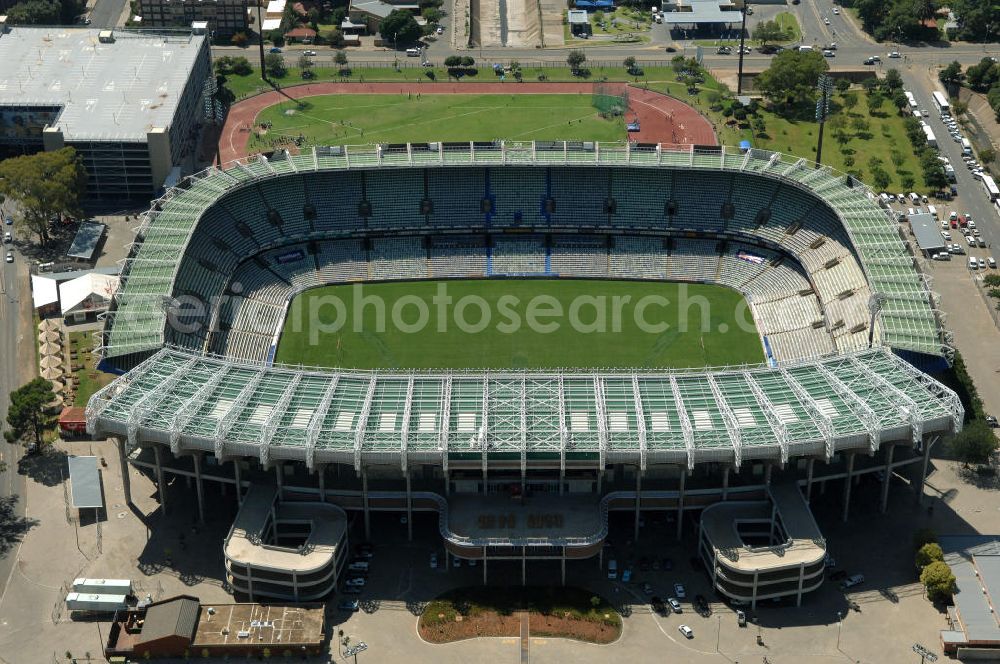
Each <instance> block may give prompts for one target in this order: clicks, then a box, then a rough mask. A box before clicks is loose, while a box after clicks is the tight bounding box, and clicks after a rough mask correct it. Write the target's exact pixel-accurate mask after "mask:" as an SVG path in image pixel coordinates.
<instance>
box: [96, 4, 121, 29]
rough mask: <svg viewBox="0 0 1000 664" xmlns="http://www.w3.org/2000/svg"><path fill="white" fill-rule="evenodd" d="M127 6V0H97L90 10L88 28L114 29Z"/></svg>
mask: <svg viewBox="0 0 1000 664" xmlns="http://www.w3.org/2000/svg"><path fill="white" fill-rule="evenodd" d="M127 4H128V0H97V1H96V2H95V3H94V6H93V9H91V10H90V27H91V28H114V27H116V26H117V25H118V20H119V19H120V18H121V16H122V12H124V11H125V5H127Z"/></svg>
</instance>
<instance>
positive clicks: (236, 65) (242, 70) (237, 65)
mask: <svg viewBox="0 0 1000 664" xmlns="http://www.w3.org/2000/svg"><path fill="white" fill-rule="evenodd" d="M251 72H253V66H252V65H251V64H250V61H249V60H247V59H246V58H244V57H238V58H233V73H234V74H236V75H237V76H249V75H250V73H251Z"/></svg>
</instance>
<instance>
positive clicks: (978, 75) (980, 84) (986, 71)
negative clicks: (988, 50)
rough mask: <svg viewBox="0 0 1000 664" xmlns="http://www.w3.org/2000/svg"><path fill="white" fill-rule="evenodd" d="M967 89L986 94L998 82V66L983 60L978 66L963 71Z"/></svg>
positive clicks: (985, 59)
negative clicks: (967, 84) (967, 85)
mask: <svg viewBox="0 0 1000 664" xmlns="http://www.w3.org/2000/svg"><path fill="white" fill-rule="evenodd" d="M965 76H966V79H967V80H968V82H969V87H970V88H972V89H973V90H975V91H976V92H986V91H987V90H989V89H990V88H992V87H993V86H994V85H996V84H997V82H998V81H1000V65H997V63H995V62H993V60H991V59H990V58H983V59H982V60H980V61H979V64H978V65H972V66H971V67H969V68H968V69H966V70H965Z"/></svg>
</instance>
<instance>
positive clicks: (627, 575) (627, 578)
mask: <svg viewBox="0 0 1000 664" xmlns="http://www.w3.org/2000/svg"><path fill="white" fill-rule="evenodd" d="M631 581H632V568H630V567H626V568H625V569H623V570H622V583H629V582H631Z"/></svg>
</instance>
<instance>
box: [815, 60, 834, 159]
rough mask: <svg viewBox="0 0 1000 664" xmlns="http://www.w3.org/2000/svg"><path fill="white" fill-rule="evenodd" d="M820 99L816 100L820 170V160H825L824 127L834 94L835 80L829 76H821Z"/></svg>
mask: <svg viewBox="0 0 1000 664" xmlns="http://www.w3.org/2000/svg"><path fill="white" fill-rule="evenodd" d="M817 88H818V89H819V99H817V100H816V122H818V123H819V138H817V139H816V168H819V163H820V159H822V158H823V125H825V124H826V116H827V115H829V114H830V93H831V92H833V79H832V78H830V77H829V76H828V75H827V74H820V75H819V83H818V84H817Z"/></svg>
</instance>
